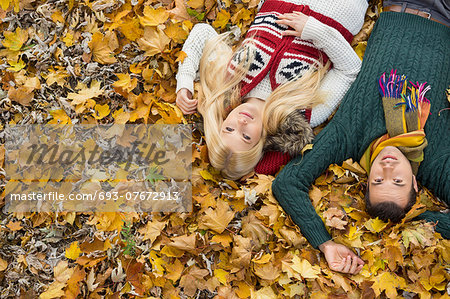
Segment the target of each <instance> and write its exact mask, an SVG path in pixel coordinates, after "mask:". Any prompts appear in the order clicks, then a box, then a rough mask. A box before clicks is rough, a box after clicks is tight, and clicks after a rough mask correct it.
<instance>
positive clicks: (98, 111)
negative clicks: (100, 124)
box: [93, 104, 111, 119]
mask: <svg viewBox="0 0 450 299" xmlns="http://www.w3.org/2000/svg"><path fill="white" fill-rule="evenodd" d="M94 110H95V113H94V114H93V116H94V118H95V119H103V118H104V117H106V116H107V115H108V114H109V113H110V112H111V111H110V110H109V106H108V104H104V105H100V104H97V105H95V106H94Z"/></svg>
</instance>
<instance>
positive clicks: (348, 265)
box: [342, 256, 352, 273]
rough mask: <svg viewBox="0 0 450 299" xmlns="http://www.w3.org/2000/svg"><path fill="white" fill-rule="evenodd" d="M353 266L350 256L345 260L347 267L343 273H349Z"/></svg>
mask: <svg viewBox="0 0 450 299" xmlns="http://www.w3.org/2000/svg"><path fill="white" fill-rule="evenodd" d="M351 266H352V258H351V257H350V256H348V257H347V258H346V259H345V267H344V269H342V272H344V273H348V272H349V271H350V267H351Z"/></svg>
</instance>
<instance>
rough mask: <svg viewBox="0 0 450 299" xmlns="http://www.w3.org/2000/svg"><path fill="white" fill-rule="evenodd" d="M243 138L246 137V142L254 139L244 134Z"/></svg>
mask: <svg viewBox="0 0 450 299" xmlns="http://www.w3.org/2000/svg"><path fill="white" fill-rule="evenodd" d="M243 136H244V139H245V140H250V139H252V138H250V136H248V135H245V134H243Z"/></svg>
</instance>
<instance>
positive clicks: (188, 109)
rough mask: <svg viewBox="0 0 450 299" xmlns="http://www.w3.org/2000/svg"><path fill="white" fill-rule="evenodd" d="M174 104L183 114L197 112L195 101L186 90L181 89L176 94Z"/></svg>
mask: <svg viewBox="0 0 450 299" xmlns="http://www.w3.org/2000/svg"><path fill="white" fill-rule="evenodd" d="M176 103H177V106H178V107H179V108H180V109H181V111H182V112H183V114H192V113H195V112H196V111H197V100H193V99H192V93H191V92H190V91H189V90H188V89H187V88H182V89H180V90H179V91H178V92H177V101H176Z"/></svg>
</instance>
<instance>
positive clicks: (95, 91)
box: [67, 80, 104, 106]
mask: <svg viewBox="0 0 450 299" xmlns="http://www.w3.org/2000/svg"><path fill="white" fill-rule="evenodd" d="M103 92H104V90H103V89H101V88H100V82H98V81H96V80H93V81H92V82H91V87H90V88H86V89H82V90H80V91H79V92H78V93H73V92H69V93H68V94H67V98H68V99H70V100H72V102H71V104H72V106H75V105H80V104H81V105H84V104H85V103H86V102H87V101H88V100H89V99H92V98H95V97H98V96H99V95H102V94H103Z"/></svg>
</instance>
